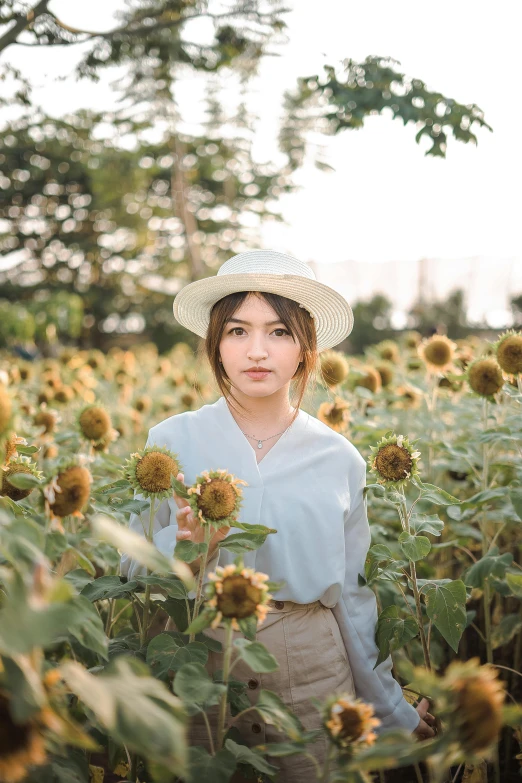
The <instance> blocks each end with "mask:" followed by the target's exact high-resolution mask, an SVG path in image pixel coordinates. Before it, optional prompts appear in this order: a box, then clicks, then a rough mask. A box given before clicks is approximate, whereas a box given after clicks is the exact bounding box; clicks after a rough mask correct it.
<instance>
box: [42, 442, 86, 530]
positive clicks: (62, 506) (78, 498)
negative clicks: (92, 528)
mask: <svg viewBox="0 0 522 783" xmlns="http://www.w3.org/2000/svg"><path fill="white" fill-rule="evenodd" d="M83 461H84V459H81V458H79V457H77V458H75V457H73V458H72V459H71V460H68V461H66V462H64V463H62V465H60V466H59V467H58V469H57V471H56V473H55V474H54V475H53V476H52V477H51V479H50V481H49V482H48V483H47V484H46V486H45V487H44V490H43V493H44V496H45V507H46V511H48V512H49V513H50V515H51V516H52V517H53V518H55V517H57V518H58V519H63V518H64V517H67V516H69V515H72V516H73V517H79V518H80V519H83V518H84V516H83V514H82V513H81V509H82V508H83V507H84V506H85V504H86V503H87V501H88V500H89V495H90V489H91V483H92V476H91V474H90V472H89V470H87V468H86V467H84V465H83V464H81V463H82V462H83Z"/></svg>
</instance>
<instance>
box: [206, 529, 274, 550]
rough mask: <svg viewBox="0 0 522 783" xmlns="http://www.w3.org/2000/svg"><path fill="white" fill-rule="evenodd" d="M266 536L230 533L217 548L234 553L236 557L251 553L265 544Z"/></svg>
mask: <svg viewBox="0 0 522 783" xmlns="http://www.w3.org/2000/svg"><path fill="white" fill-rule="evenodd" d="M267 535H268V534H259V533H243V532H242V533H232V534H230V535H228V536H227V537H226V538H224V539H223V540H222V541H220V542H219V544H218V546H219V547H220V548H221V549H228V551H229V552H234V553H235V554H236V555H239V554H242V553H243V552H253V551H254V550H255V549H259V547H260V546H262V545H263V544H264V543H265V541H266V537H267Z"/></svg>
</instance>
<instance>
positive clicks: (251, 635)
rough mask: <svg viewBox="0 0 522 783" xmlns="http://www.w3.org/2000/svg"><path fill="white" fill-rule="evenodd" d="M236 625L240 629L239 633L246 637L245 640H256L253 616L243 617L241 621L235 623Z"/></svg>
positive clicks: (255, 619) (254, 616)
mask: <svg viewBox="0 0 522 783" xmlns="http://www.w3.org/2000/svg"><path fill="white" fill-rule="evenodd" d="M237 624H238V625H239V628H240V629H241V633H242V634H243V635H244V636H246V638H247V639H248V640H249V641H251V642H254V641H255V639H256V633H257V617H256V615H255V614H252V615H250V617H243V618H242V619H241V620H238V621H237Z"/></svg>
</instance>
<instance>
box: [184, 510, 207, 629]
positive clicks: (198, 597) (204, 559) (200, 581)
mask: <svg viewBox="0 0 522 783" xmlns="http://www.w3.org/2000/svg"><path fill="white" fill-rule="evenodd" d="M211 534H212V529H211V527H210V525H206V526H205V544H206V545H207V548H206V550H205V552H203V554H202V555H201V559H200V564H199V574H198V584H197V588H196V600H195V601H194V612H193V615H192V620H191V622H194V620H195V619H196V617H197V616H198V614H199V607H200V606H201V593H202V591H203V581H204V579H205V569H206V567H207V560H208V548H209V546H210V537H211ZM195 638H196V634H195V633H191V634H190V636H189V644H190V643H191V642H193V641H194V639H195Z"/></svg>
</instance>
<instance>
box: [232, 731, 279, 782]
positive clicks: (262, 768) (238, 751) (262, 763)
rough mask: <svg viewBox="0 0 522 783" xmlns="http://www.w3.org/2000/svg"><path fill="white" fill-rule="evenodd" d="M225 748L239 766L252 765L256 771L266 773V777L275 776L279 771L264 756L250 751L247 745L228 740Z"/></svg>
mask: <svg viewBox="0 0 522 783" xmlns="http://www.w3.org/2000/svg"><path fill="white" fill-rule="evenodd" d="M225 748H226V749H227V750H229V751H230V752H231V753H232V754H233V755H234V756H235V759H236V761H237V762H238V764H250V765H251V766H252V767H254V769H257V770H259V772H264V773H265V774H266V775H275V773H276V772H277V771H278V767H274V766H273V765H272V764H269V763H268V761H266V760H265V759H264V758H263V757H262V756H260V755H259V754H258V753H255V752H254V751H253V750H250V748H248V747H247V746H246V745H238V744H237V742H234V740H231V739H227V740H226V741H225Z"/></svg>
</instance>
